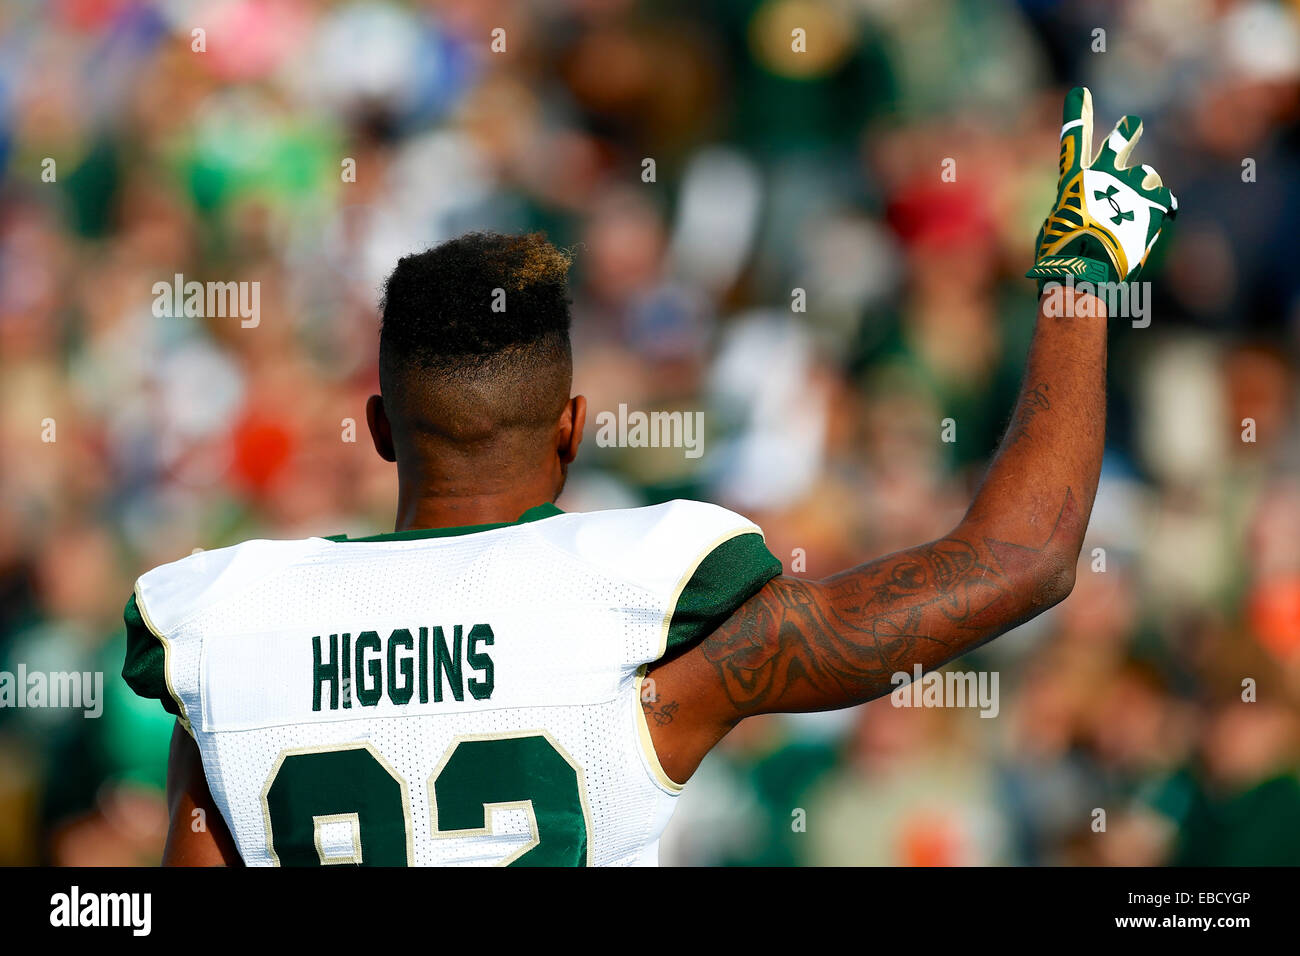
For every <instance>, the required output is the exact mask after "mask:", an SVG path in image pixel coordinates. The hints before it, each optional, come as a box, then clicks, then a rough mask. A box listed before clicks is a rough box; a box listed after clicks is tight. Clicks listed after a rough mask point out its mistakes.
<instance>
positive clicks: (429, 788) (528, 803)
mask: <svg viewBox="0 0 1300 956" xmlns="http://www.w3.org/2000/svg"><path fill="white" fill-rule="evenodd" d="M524 737H544V738H546V742H547V743H549V744H550V745H551V746H552V747H553V748H554V749H555V752H556V753H558V754H559V755H560V756H561V757H563V758H564V761H565V763H567V764H568V765H569V766H570V767H572V768H573V770H574V776H575V777H576V778H577V780H578V801H579V802H580V803H581V804H582V822H583V824H584V825H585V826H586V828H587V866H591V865H592V862H591V859H592V856H591V855H592V852H593V850H594V847H593V845H592V844H594V843H595V836H596V831H595V827H594V825H593V824H592V822H591V804H590V802H589V801H588V800H587V774H586V772H585V771H584V770H583V769H582V767H581V765H579V763H578V761H576V760H574V759H573V756H572V755H571V754H570V753H569V752H568V751H567V750H565V749H564V748H563V747H561V746H560V742H559V741H558V740H556V739H555V738H554V737H552V736H551V734H550V732H549V731H546V730H542V729H540V728H538V729H537V730H503V731H500V732H497V733H486V734H458V735H457V736H455V737H453V738H452V741H451V743H450V744H448V745H447V749H446V750H444V751H443V752H442V758H441V759H440V760H439V761H438V765H437V766H436V767H434V768H433V772H432V773H431V774H429V777H428V779H427V780H425V782H424V792H425V799H426V801H427V803H428V804H429V836H430V838H432V839H434V840H452V839H456V838H458V837H476V836H493V835H494V834H493V832H492V811H493V810H523V811H524V812H525V813H526V814H527V815H528V832H529V835H530V837H531V839H530V840H529V841H528V843H526V844H525V845H524V846H522V847H520V848H519V849H518V850H516V851H515V852H513V853H511V854H510V855H509V856H507V857H505V858H504V859H502V860H499V861H498V862H497V863H496V864H494V865H496V866H509V865H510V864H511V863H513V862H514V861H515V860H517V859H519V858H520V857H521V856H523V855H524V854H525V853H527V852H528V851H529V850H531V849H532V848H533V847H535V846H538V845H539V844H540V843H541V842H542V831H541V829H540V828H539V827H538V826H537V813H536V811H534V809H533V801H532V799H531V798H529V799H525V800H507V801H504V802H502V803H485V804H483V826H481V827H478V828H476V829H473V830H440V829H439V828H438V801H437V798H436V795H435V793H434V787H433V782H434V781H435V780H437V779H438V775H439V774H440V773H442V771H443V770H444V769H446V767H447V764H448V763H449V762H450V761H451V757H452V754H454V753H455V752H456V748H457V747H459V746H460V745H461V744H463V743H469V742H470V741H473V740H515V739H522V738H524Z"/></svg>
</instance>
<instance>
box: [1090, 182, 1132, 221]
mask: <svg viewBox="0 0 1300 956" xmlns="http://www.w3.org/2000/svg"><path fill="white" fill-rule="evenodd" d="M1117 192H1119V189H1118V187H1116V186H1115V185H1114V184H1113V183H1112V184H1111V185H1110V187H1109V188H1107V190H1106V191H1105V192H1102V191H1101V190H1100V189H1098V190H1097V191H1096V192H1094V193H1093V194H1092V198H1093V199H1104V200H1106V202H1108V203H1110V208H1111V209H1114V210H1115V218H1114V219H1112V220H1111V224H1112V225H1115V226H1118V225H1119V224H1120V223H1121V222H1123V221H1124V220H1125V219H1132V218H1133V212H1132V210H1130V211H1129V212H1125V211H1124V210H1122V209H1120V208H1119V203H1117V202H1116V201H1115V194H1116V193H1117Z"/></svg>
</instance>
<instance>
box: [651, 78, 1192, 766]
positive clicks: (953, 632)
mask: <svg viewBox="0 0 1300 956" xmlns="http://www.w3.org/2000/svg"><path fill="white" fill-rule="evenodd" d="M1072 114H1077V115H1072ZM1091 122H1092V118H1091V100H1090V98H1089V97H1088V96H1087V95H1086V91H1080V90H1075V91H1073V92H1072V93H1071V94H1070V96H1069V97H1068V98H1067V101H1066V123H1065V127H1064V129H1063V131H1062V162H1061V172H1062V175H1061V180H1062V182H1061V187H1060V190H1059V194H1058V202H1057V206H1056V208H1054V209H1053V212H1052V214H1051V215H1050V216H1049V217H1048V220H1047V223H1046V224H1045V226H1044V233H1043V234H1040V239H1039V244H1038V249H1037V253H1036V260H1035V262H1036V264H1035V269H1034V270H1031V273H1030V275H1032V276H1035V277H1037V278H1040V279H1050V278H1055V277H1057V276H1058V275H1061V274H1063V273H1062V271H1061V270H1070V269H1078V270H1080V271H1078V272H1077V273H1076V274H1078V275H1081V276H1088V277H1091V278H1092V280H1093V281H1096V280H1098V279H1104V278H1113V279H1117V280H1123V279H1131V278H1132V277H1133V275H1134V274H1135V272H1136V270H1137V269H1138V268H1140V264H1141V262H1142V261H1143V260H1144V258H1145V254H1146V252H1148V251H1149V249H1150V247H1151V245H1153V244H1154V242H1155V238H1154V237H1155V236H1158V235H1159V228H1160V225H1161V223H1162V222H1163V216H1161V215H1158V214H1157V212H1156V211H1155V209H1154V208H1152V207H1153V206H1154V203H1151V202H1150V201H1149V200H1148V199H1146V198H1145V197H1144V196H1142V195H1139V194H1138V191H1137V189H1136V187H1137V186H1138V185H1139V184H1140V182H1141V181H1142V180H1143V179H1145V180H1146V181H1147V183H1148V184H1150V186H1151V189H1152V190H1153V192H1152V195H1156V194H1155V193H1154V190H1157V189H1158V190H1162V191H1163V194H1165V195H1167V194H1168V190H1167V189H1164V187H1163V186H1160V184H1159V178H1158V177H1156V176H1155V173H1154V171H1153V170H1152V171H1150V172H1149V173H1147V172H1145V171H1143V172H1141V173H1138V178H1136V179H1134V187H1135V188H1134V189H1130V190H1128V192H1127V193H1120V194H1119V197H1120V202H1121V203H1122V204H1124V205H1125V206H1126V207H1128V208H1134V207H1136V206H1137V205H1138V204H1139V203H1148V204H1149V205H1148V207H1147V209H1148V210H1149V211H1146V210H1144V211H1143V214H1142V216H1139V217H1137V218H1139V219H1141V220H1142V221H1141V222H1140V223H1139V225H1140V226H1141V230H1140V231H1141V236H1140V237H1138V236H1137V233H1136V232H1135V233H1134V237H1133V238H1132V241H1131V243H1130V246H1131V248H1130V249H1129V251H1128V253H1127V254H1124V255H1121V256H1120V257H1119V259H1118V260H1117V259H1115V258H1114V257H1112V256H1110V254H1109V250H1110V249H1111V245H1112V243H1117V242H1120V240H1119V239H1117V238H1116V236H1115V235H1114V234H1113V233H1112V232H1111V231H1110V230H1107V229H1106V228H1105V227H1103V226H1100V225H1098V224H1097V222H1096V221H1095V220H1094V219H1093V218H1092V216H1091V215H1090V214H1089V213H1088V212H1087V210H1086V209H1084V210H1082V211H1081V210H1080V209H1078V208H1075V207H1074V206H1072V205H1071V204H1072V203H1074V200H1075V198H1076V197H1077V196H1078V195H1079V193H1080V192H1081V191H1082V190H1083V189H1084V188H1085V187H1088V186H1090V185H1092V184H1089V183H1087V182H1086V181H1085V180H1084V179H1083V178H1082V177H1083V176H1084V174H1085V173H1086V172H1087V170H1088V169H1089V168H1090V167H1089V165H1088V164H1087V162H1086V158H1085V159H1084V160H1080V158H1079V157H1087V156H1088V155H1089V154H1090V146H1089V141H1090V139H1091V135H1090V130H1091ZM1138 132H1140V123H1138V122H1137V121H1136V120H1135V119H1134V118H1132V117H1125V119H1124V120H1121V122H1120V124H1119V126H1117V127H1116V131H1115V132H1114V133H1112V134H1111V136H1110V137H1108V139H1107V145H1106V146H1105V147H1104V148H1103V150H1102V153H1101V155H1100V156H1099V157H1098V159H1097V162H1096V163H1095V164H1093V165H1094V166H1098V165H1103V164H1104V165H1106V166H1107V167H1108V168H1109V169H1110V170H1112V172H1114V171H1118V175H1119V176H1121V177H1127V176H1128V173H1129V172H1130V171H1129V170H1128V169H1127V168H1124V167H1123V165H1122V164H1123V162H1124V161H1125V160H1126V159H1127V156H1128V152H1129V150H1130V149H1131V147H1132V142H1133V140H1135V139H1136V137H1137V134H1138ZM1134 172H1137V171H1134ZM1104 175H1106V176H1107V177H1109V178H1111V179H1113V178H1114V175H1112V174H1111V173H1105V174H1104ZM1128 178H1133V177H1128ZM1165 195H1160V196H1159V197H1158V198H1162V199H1163V198H1165ZM1166 202H1167V205H1170V206H1172V204H1173V203H1172V196H1168V199H1167V200H1166ZM1107 208H1109V205H1108V206H1107ZM1126 223H1127V220H1126ZM1071 224H1072V225H1071ZM1048 233H1051V234H1052V235H1053V236H1055V238H1054V239H1053V240H1052V241H1051V242H1045V241H1044V239H1043V235H1045V234H1048ZM1124 241H1125V242H1127V241H1128V240H1124ZM1092 256H1099V257H1102V258H1098V259H1094V258H1091V257H1092ZM1103 259H1104V261H1103ZM1130 262H1131V263H1133V265H1132V267H1129V265H1128V263H1130ZM1053 296H1055V297H1056V298H1055V299H1054V300H1053ZM1066 298H1068V300H1069V301H1068V303H1067V302H1066V301H1065V300H1066ZM1049 303H1051V306H1052V307H1049ZM1067 305H1068V308H1067V307H1066V306H1067ZM1063 313H1064V314H1063ZM1106 321H1107V319H1106V313H1105V306H1104V304H1103V303H1102V302H1101V300H1100V299H1098V298H1097V297H1095V296H1093V295H1091V294H1090V293H1088V292H1085V291H1080V290H1075V289H1067V288H1060V287H1057V288H1056V290H1055V291H1052V290H1050V289H1049V291H1048V292H1047V293H1046V294H1045V295H1044V296H1043V297H1042V299H1041V300H1040V304H1039V312H1038V318H1037V325H1036V328H1035V332H1034V337H1033V342H1032V344H1031V346H1030V350H1029V358H1028V365H1027V370H1026V374H1025V379H1024V383H1023V385H1022V387H1021V391H1020V397H1019V399H1018V401H1017V404H1016V408H1015V412H1014V415H1013V417H1012V420H1011V424H1010V426H1009V428H1008V430H1007V433H1006V436H1005V437H1004V438H1003V440H1002V443H1001V446H1000V447H999V450H998V452H997V454H996V456H995V457H994V460H993V462H992V464H991V466H990V468H989V471H988V473H987V475H986V476H985V478H984V481H983V483H982V485H981V486H980V489H979V491H978V493H977V494H976V496H975V499H974V501H973V502H972V504H971V506H970V509H969V510H968V511H967V513H966V515H965V517H964V518H963V519H962V520H961V522H960V523H959V524H958V525H957V526H956V527H955V528H953V530H952V531H951V532H950V533H949V534H947V535H945V536H943V537H942V538H939V539H938V540H935V541H931V542H929V543H927V544H923V545H921V546H919V547H916V548H911V549H909V550H906V551H900V552H898V553H896V554H891V555H888V556H887V557H884V558H880V559H879V560H876V561H872V562H869V563H867V564H863V565H861V566H859V567H856V568H852V569H850V570H848V571H844V572H842V573H840V574H837V575H834V576H833V577H830V578H827V579H825V580H822V581H805V580H801V579H796V578H791V577H779V578H776V579H774V580H772V581H771V582H769V583H768V584H767V585H766V586H765V587H764V588H763V589H762V590H761V591H760V592H759V593H758V594H756V595H755V596H754V597H753V598H751V599H750V600H749V601H748V602H747V603H746V604H745V605H743V606H742V607H741V608H740V609H739V610H737V611H736V612H735V614H733V615H732V616H731V618H729V619H728V620H727V621H726V623H724V624H723V625H722V626H721V627H720V628H718V629H717V630H716V631H715V632H714V633H713V634H712V635H711V636H710V637H709V638H707V639H706V640H704V641H703V642H702V643H701V644H699V645H698V646H696V647H695V648H693V649H692V650H691V651H690V652H688V653H686V654H684V655H682V656H681V657H678V658H676V659H675V660H672V661H669V662H667V663H665V664H663V665H661V666H660V667H659V668H658V669H657V670H656V671H655V672H654V676H655V678H656V686H657V691H658V693H659V695H660V697H661V699H663V698H665V697H667V698H672V699H674V700H675V701H676V702H677V703H678V708H677V709H676V712H677V714H678V717H679V719H677V720H675V721H674V722H673V724H672V725H669V728H668V729H664V728H653V731H652V732H653V734H654V741H655V745H656V749H657V751H658V752H659V756H660V759H661V762H662V763H663V765H664V769H665V770H666V771H667V772H668V773H669V774H670V775H671V776H673V777H674V778H675V779H677V780H683V779H685V778H686V777H687V776H689V775H690V774H691V773H692V772H693V771H694V769H695V766H696V764H697V763H698V760H699V759H700V758H702V756H703V754H704V753H706V752H707V750H708V749H709V748H710V747H712V745H713V744H714V743H716V741H717V740H718V739H720V738H721V737H722V736H723V735H724V734H725V733H726V732H727V730H729V729H730V727H731V726H733V725H734V724H735V723H736V722H737V721H739V720H741V719H743V718H745V717H748V716H751V715H754V714H761V713H770V712H778V711H811V710H829V709H833V708H838V707H846V706H849V705H852V704H858V703H862V702H864V701H868V700H871V699H873V698H875V697H879V696H881V695H883V694H885V693H887V692H889V691H890V690H892V689H893V687H894V686H897V685H896V683H894V682H892V681H891V678H893V676H894V675H895V674H898V673H900V672H901V673H905V674H907V675H909V676H911V675H912V673H913V668H914V667H915V665H917V664H919V665H921V667H922V668H925V669H930V668H934V667H938V666H939V665H941V664H943V663H945V662H946V661H949V660H951V659H953V658H954V657H957V656H958V655H960V654H963V653H965V652H966V651H969V650H971V649H972V648H975V647H978V646H979V645H980V644H983V643H985V642H986V641H988V640H990V639H991V638H994V637H996V636H997V635H999V634H1001V633H1003V632H1005V631H1007V630H1010V629H1011V628H1013V627H1015V626H1016V625H1018V624H1021V623H1023V622H1024V621H1026V620H1028V619H1029V618H1032V617H1034V616H1035V615H1037V614H1039V613H1041V612H1043V611H1045V610H1046V609H1047V608H1049V607H1051V606H1052V605H1054V604H1056V603H1058V602H1059V601H1061V600H1063V599H1064V598H1065V596H1066V595H1068V594H1069V593H1070V590H1071V588H1072V587H1073V583H1074V572H1075V564H1076V562H1077V560H1078V555H1079V550H1080V548H1081V546H1082V543H1083V535H1084V531H1085V529H1086V528H1087V524H1088V516H1089V514H1090V512H1091V510H1092V503H1093V497H1094V494H1095V493H1096V489H1097V480H1098V475H1099V473H1100V470H1101V459H1102V450H1103V443H1104V437H1105V415H1106V397H1105V380H1106Z"/></svg>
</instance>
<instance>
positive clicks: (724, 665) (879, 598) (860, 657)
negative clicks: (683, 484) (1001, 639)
mask: <svg viewBox="0 0 1300 956" xmlns="http://www.w3.org/2000/svg"><path fill="white" fill-rule="evenodd" d="M1079 521H1080V515H1079V512H1078V508H1077V507H1076V505H1075V502H1074V496H1073V494H1072V493H1071V491H1070V490H1069V489H1067V490H1066V495H1065V500H1064V502H1063V503H1062V505H1061V508H1060V511H1059V513H1058V515H1057V519H1056V522H1055V524H1054V526H1053V528H1052V531H1051V533H1050V534H1049V535H1048V537H1047V540H1046V541H1044V542H1042V543H1041V544H1038V545H1034V546H1030V545H1023V544H1017V543H1015V542H1009V541H999V540H995V539H992V538H987V537H986V538H983V539H982V540H978V541H966V540H962V539H960V538H953V537H949V538H944V539H942V540H939V541H936V542H933V543H931V544H928V545H924V546H922V547H920V548H914V549H911V550H909V551H903V552H900V553H898V554H894V555H890V556H889V557H886V558H882V559H881V560H879V561H876V562H872V563H870V564H866V565H863V566H862V567H859V568H855V569H853V570H851V571H846V572H844V573H843V574H839V575H836V576H835V577H833V578H830V579H828V580H826V581H824V582H805V581H801V580H798V579H795V578H778V579H776V580H774V581H772V582H771V583H770V584H769V585H768V587H766V588H764V589H763V590H762V591H760V592H759V593H758V594H757V595H756V596H755V597H754V598H752V599H750V601H749V602H748V603H747V604H746V605H745V606H744V607H743V608H742V609H741V610H740V611H738V612H737V613H736V614H735V615H734V616H733V617H732V618H731V619H730V620H729V621H727V622H726V623H725V624H724V625H723V626H722V627H721V628H719V629H718V630H717V631H715V632H714V633H713V634H712V635H711V636H710V637H709V638H708V640H706V641H705V642H704V643H703V644H702V645H701V648H700V650H701V652H702V653H703V655H704V657H705V659H706V660H708V661H709V662H710V663H711V664H712V665H713V667H714V669H715V670H716V672H717V673H718V675H719V677H720V678H721V681H722V684H723V687H724V688H725V690H726V693H727V696H728V698H729V699H730V701H731V703H732V705H733V706H734V707H735V708H736V711H737V713H738V714H739V715H743V714H746V713H753V712H755V711H757V710H760V709H762V708H764V707H767V706H771V705H775V704H777V703H778V702H780V701H781V700H782V698H783V697H785V696H786V694H787V693H788V692H789V691H790V690H791V689H792V688H795V687H796V686H797V685H800V684H804V683H806V684H807V685H809V686H810V690H811V693H809V694H807V695H805V696H806V697H809V698H816V699H818V700H823V701H842V703H831V704H828V706H847V705H848V704H851V703H854V702H856V701H862V700H869V699H871V698H872V697H876V696H879V695H880V694H881V693H883V692H885V691H886V690H888V689H889V688H890V686H891V684H890V679H891V677H892V675H894V674H895V673H897V672H899V671H904V672H908V673H910V671H911V668H912V665H913V664H915V663H921V664H922V665H923V666H927V667H928V666H936V665H937V663H942V662H943V661H946V660H948V659H950V658H952V657H954V656H956V655H957V654H958V653H961V652H962V651H963V650H966V649H968V648H969V647H971V646H975V645H977V644H978V643H981V641H982V640H983V639H987V637H990V636H992V635H993V634H994V633H996V632H997V630H998V629H999V626H1000V625H1005V622H1006V621H1007V620H1008V617H1009V616H1014V614H1015V611H1016V608H1017V607H1019V606H1021V605H1022V602H1023V600H1024V595H1023V594H1018V593H1016V588H1015V586H1014V585H1013V583H1012V582H1013V581H1015V580H1018V579H1019V576H1018V574H1017V572H1019V571H1022V570H1024V569H1026V568H1028V567H1030V566H1032V564H1033V563H1035V562H1036V560H1037V558H1038V555H1040V554H1041V553H1042V552H1043V551H1045V550H1046V549H1047V548H1049V547H1050V546H1051V545H1052V544H1053V542H1054V541H1055V540H1056V538H1057V536H1058V535H1059V534H1063V533H1073V531H1074V530H1075V529H1076V528H1077V526H1078V523H1079ZM772 635H775V639H773V637H772Z"/></svg>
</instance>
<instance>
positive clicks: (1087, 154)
mask: <svg viewBox="0 0 1300 956" xmlns="http://www.w3.org/2000/svg"><path fill="white" fill-rule="evenodd" d="M1091 159H1092V93H1090V92H1089V91H1088V88H1087V87H1086V86H1076V87H1075V88H1074V89H1072V90H1070V92H1069V93H1066V94H1065V107H1064V109H1062V110H1061V178H1062V179H1065V178H1066V177H1067V176H1069V175H1070V173H1071V171H1072V170H1074V169H1085V168H1087V167H1088V166H1089V165H1090V160H1091Z"/></svg>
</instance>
